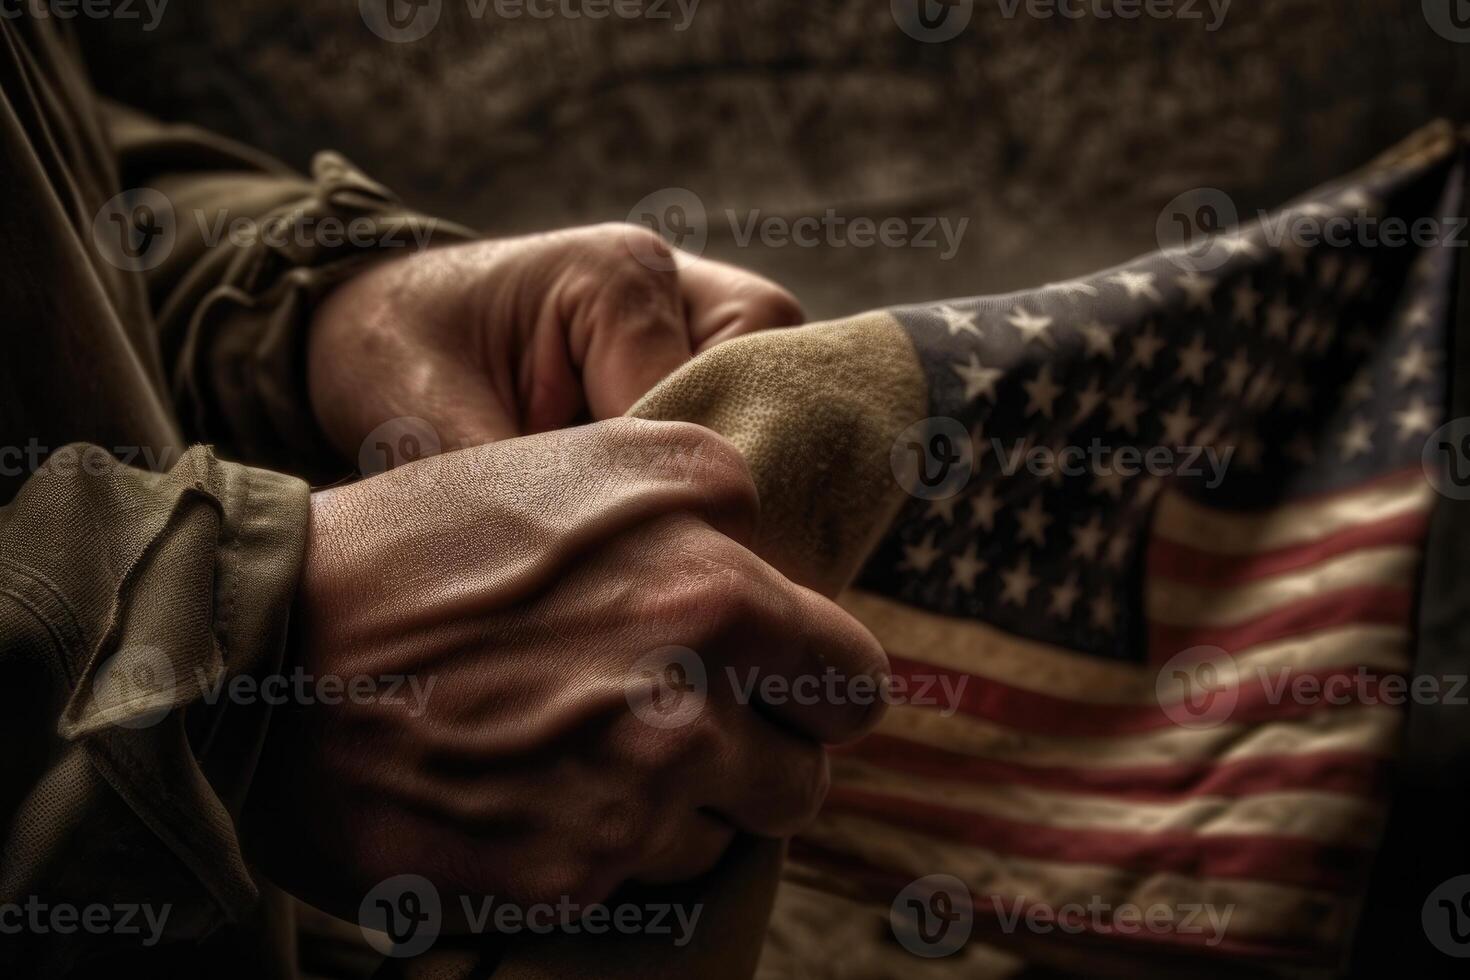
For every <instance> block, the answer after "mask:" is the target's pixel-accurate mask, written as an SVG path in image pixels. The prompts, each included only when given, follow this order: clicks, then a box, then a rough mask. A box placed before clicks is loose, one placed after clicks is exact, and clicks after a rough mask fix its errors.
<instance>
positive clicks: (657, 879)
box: [633, 811, 735, 885]
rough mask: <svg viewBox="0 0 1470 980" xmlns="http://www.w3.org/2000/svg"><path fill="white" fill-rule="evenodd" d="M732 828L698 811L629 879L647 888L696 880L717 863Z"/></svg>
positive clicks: (727, 844)
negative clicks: (646, 885)
mask: <svg viewBox="0 0 1470 980" xmlns="http://www.w3.org/2000/svg"><path fill="white" fill-rule="evenodd" d="M734 838H735V828H734V827H733V826H732V825H731V824H730V823H728V822H727V821H725V820H722V819H720V818H719V817H717V816H715V815H713V814H710V813H704V812H701V811H695V812H694V813H691V814H690V815H689V819H687V820H685V821H682V822H681V823H680V824H679V825H678V828H677V830H676V831H675V832H674V833H673V834H670V835H669V840H668V842H667V843H666V844H664V845H663V847H662V848H661V849H660V850H659V851H658V852H657V853H655V854H654V855H652V856H651V857H649V858H648V859H646V860H645V862H644V864H643V867H642V868H641V869H639V871H638V872H637V873H636V874H635V875H634V877H633V880H634V881H637V882H640V883H643V884H648V885H665V884H669V883H671V882H676V881H688V880H689V879H691V878H698V877H699V876H700V875H702V874H704V873H705V872H706V871H708V870H710V869H711V868H713V867H714V866H715V865H716V864H719V863H720V858H722V857H724V855H725V851H726V850H727V849H728V848H729V847H730V841H732V840H733V839H734Z"/></svg>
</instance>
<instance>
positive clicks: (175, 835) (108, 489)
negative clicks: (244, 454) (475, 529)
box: [0, 445, 309, 972]
mask: <svg viewBox="0 0 1470 980" xmlns="http://www.w3.org/2000/svg"><path fill="white" fill-rule="evenodd" d="M308 512H309V494H308V489H307V486H306V484H304V483H303V482H301V481H299V480H297V479H294V478H292V477H289V476H284V475H281V474H279V473H272V472H269V471H266V470H260V469H253V468H249V467H246V466H241V465H238V464H232V463H225V462H221V461H219V460H217V459H216V458H215V457H214V455H213V454H212V452H211V451H210V450H209V449H208V448H206V447H195V448H193V449H191V450H189V451H188V452H187V453H186V454H185V455H184V456H183V457H182V458H181V459H180V460H179V461H178V462H177V463H176V464H175V465H174V466H173V467H172V469H170V470H169V472H167V473H151V472H148V471H145V470H140V469H135V468H131V467H127V466H124V465H121V464H120V463H118V462H117V461H116V460H114V459H113V458H112V456H111V455H110V454H109V453H107V452H105V451H104V450H102V449H100V448H98V447H95V446H84V445H73V446H68V447H65V448H63V449H61V450H59V451H57V452H56V453H54V454H52V456H51V458H50V459H49V460H48V461H47V463H46V464H45V465H44V466H43V467H41V469H40V470H39V471H37V472H36V473H35V474H34V475H33V476H32V477H31V479H30V480H28V481H27V482H26V484H25V485H24V487H23V488H22V489H21V492H20V493H19V494H18V495H17V497H16V498H15V499H14V500H13V501H12V502H11V503H10V504H9V505H7V506H6V507H4V508H3V509H0V644H3V647H0V701H3V706H0V732H3V741H4V744H5V746H6V750H5V756H6V763H7V767H10V766H13V767H14V770H13V771H12V772H11V773H10V774H8V775H7V778H6V779H5V780H4V781H3V783H0V791H3V793H4V794H5V798H4V800H3V805H4V806H3V813H0V820H3V826H4V827H5V839H4V860H3V862H0V902H3V903H8V904H10V905H15V906H20V907H22V908H24V907H25V906H26V904H27V903H30V904H32V905H40V906H43V907H47V908H52V907H58V906H64V905H69V906H71V907H75V908H85V907H88V906H93V905H98V904H101V905H103V906H104V907H107V908H109V909H113V908H121V907H125V906H131V907H135V908H145V909H151V910H152V912H153V914H154V919H155V920H156V919H157V918H158V917H160V916H166V919H165V920H164V924H163V928H162V935H161V937H160V940H161V941H162V940H176V939H186V938H192V939H197V938H199V937H201V936H203V935H204V934H206V933H207V932H209V931H210V929H212V928H213V927H214V926H215V925H217V924H219V923H220V922H223V921H231V920H236V919H239V918H240V917H242V916H245V915H247V914H248V913H249V911H250V909H251V908H252V906H253V905H254V903H255V900H256V897H257V892H256V887H255V885H254V883H253V882H252V880H251V876H250V874H249V873H248V871H247V869H246V864H245V859H244V857H243V856H242V851H241V847H240V842H239V840H238V837H237V834H236V831H235V820H236V817H237V815H238V813H239V809H240V807H241V805H242V804H243V800H244V796H245V792H246V789H247V788H248V785H249V782H250V779H251V776H252V774H253V768H254V760H255V757H256V754H257V752H258V749H259V744H260V740H261V738H262V736H263V734H264V731H265V727H266V724H267V721H268V718H267V715H266V713H267V712H268V711H269V707H268V706H267V705H264V704H257V703H250V702H249V701H248V700H246V701H241V702H238V703H227V700H228V699H227V698H225V697H222V696H221V692H223V691H226V690H228V689H229V687H228V685H229V684H230V683H231V682H232V681H233V679H235V678H240V677H244V676H252V677H255V678H257V679H258V678H260V677H262V676H265V675H269V674H271V673H274V672H278V671H280V670H281V669H282V662H281V661H282V657H283V650H284V649H285V645H286V644H285V638H286V630H287V617H288V610H289V609H290V606H291V599H292V596H293V595H294V591H295V587H296V581H297V577H298V575H299V573H300V565H301V562H302V554H303V549H304V544H303V542H304V540H305V537H306V526H307V519H308ZM84 556H85V557H84ZM138 921H139V922H140V923H141V922H143V921H145V919H138ZM143 938H145V939H146V938H147V937H146V935H145V936H144V937H143ZM119 941H122V942H132V943H133V944H134V945H136V943H137V942H138V941H139V939H138V937H136V936H134V937H128V936H123V935H118V934H117V933H115V932H113V933H107V934H94V933H90V932H84V931H83V932H77V933H76V934H72V935H58V934H57V933H56V932H55V931H54V930H40V931H37V930H22V931H20V933H19V934H18V935H5V936H3V937H0V949H3V950H8V952H7V953H0V964H3V963H4V962H5V960H6V959H7V958H9V957H12V956H13V957H14V958H15V959H14V962H15V963H23V964H26V965H27V966H28V967H30V968H37V967H49V968H53V969H54V968H58V967H59V968H61V969H64V968H65V963H64V962H61V961H69V960H72V959H73V958H77V957H81V956H83V955H87V954H92V953H96V952H98V948H97V944H104V943H107V942H119ZM12 965H13V964H12ZM45 972H51V970H50V969H47V970H46V971H45Z"/></svg>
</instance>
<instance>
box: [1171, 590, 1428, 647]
mask: <svg viewBox="0 0 1470 980" xmlns="http://www.w3.org/2000/svg"><path fill="white" fill-rule="evenodd" d="M1413 607H1414V600H1413V595H1412V594H1411V593H1410V592H1409V590H1408V589H1404V588H1397V587H1393V586H1383V585H1360V586H1353V587H1350V588H1344V589H1336V590H1334V591H1332V592H1328V593H1326V594H1324V595H1317V596H1312V597H1311V598H1310V599H1302V600H1300V601H1298V602H1293V603H1289V604H1287V605H1284V606H1281V607H1279V608H1277V609H1273V610H1271V611H1270V612H1268V613H1265V614H1263V615H1261V616H1257V617H1256V618H1254V619H1249V620H1246V621H1245V622H1243V623H1236V624H1233V625H1230V626H1175V625H1172V624H1165V623H1150V624H1149V653H1150V659H1152V660H1153V661H1154V662H1155V663H1162V662H1163V661H1166V660H1168V659H1169V658H1170V657H1172V656H1174V655H1175V654H1177V653H1180V652H1181V651H1184V650H1188V649H1189V648H1190V647H1197V646H1212V647H1220V648H1221V649H1223V650H1226V651H1239V650H1246V649H1249V648H1250V647H1253V646H1257V645H1259V644H1262V643H1270V642H1272V641H1274V640H1284V639H1286V638H1288V637H1292V636H1300V635H1301V634H1303V633H1310V632H1313V631H1315V630H1322V629H1328V628H1330V627H1333V626H1348V625H1351V624H1354V623H1361V624H1364V625H1374V626H1406V625H1407V624H1408V623H1409V616H1410V614H1411V613H1412V612H1413Z"/></svg>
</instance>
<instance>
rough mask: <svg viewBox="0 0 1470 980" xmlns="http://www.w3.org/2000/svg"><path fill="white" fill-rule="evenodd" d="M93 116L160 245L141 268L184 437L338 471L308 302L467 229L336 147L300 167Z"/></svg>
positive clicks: (249, 456) (122, 119)
mask: <svg viewBox="0 0 1470 980" xmlns="http://www.w3.org/2000/svg"><path fill="white" fill-rule="evenodd" d="M102 113H103V119H104V124H105V126H106V129H107V134H108V139H109V140H110V142H111V144H112V146H113V147H114V148H115V151H116V153H117V158H118V170H119V176H120V178H121V181H122V186H123V187H124V188H127V189H128V193H129V194H131V195H133V196H134V198H135V199H136V200H138V201H140V202H142V203H149V202H152V212H150V213H151V218H150V220H151V221H152V222H153V223H154V226H155V227H156V229H157V233H156V237H157V239H158V241H159V243H160V244H159V245H158V246H157V247H158V252H157V253H156V254H149V255H148V256H147V257H146V261H143V262H140V263H139V266H140V271H143V272H144V273H145V279H146V284H147V290H148V299H149V305H150V307H151V310H152V314H153V316H154V318H155V319H156V320H157V322H158V326H159V331H160V340H161V346H162V353H163V357H164V368H165V371H166V372H167V373H168V375H169V383H170V385H171V388H172V394H173V398H174V402H175V404H176V406H177V408H178V411H179V415H180V419H181V422H182V424H183V426H184V430H185V434H186V435H187V436H188V437H189V438H190V439H194V440H202V441H209V442H212V443H214V444H216V445H218V446H219V447H220V448H221V450H222V451H223V452H226V453H227V454H228V455H230V456H232V457H234V458H238V459H242V460H244V461H246V462H250V463H255V464H260V465H270V466H273V467H276V468H282V469H289V470H291V471H293V472H298V473H304V474H307V475H315V476H326V475H333V476H335V475H339V474H338V473H337V472H334V471H333V470H334V463H332V462H328V461H331V460H332V459H333V454H332V453H331V451H330V450H329V449H328V448H327V446H326V444H325V442H324V441H323V440H322V438H321V436H320V433H319V431H318V429H317V426H316V423H315V421H314V419H313V416H312V412H311V406H310V399H309V397H308V393H307V385H306V328H307V325H308V322H309V317H310V313H311V310H312V309H313V308H314V306H315V304H316V303H317V301H318V300H319V299H320V298H321V296H322V295H323V294H324V293H325V292H326V291H327V290H329V289H330V288H331V287H332V286H334V285H336V284H337V283H339V282H341V281H342V280H344V279H346V278H347V277H349V276H351V275H353V274H354V273H355V272H357V271H359V270H360V269H361V268H362V267H363V266H364V265H365V264H366V263H370V262H373V261H377V260H380V259H383V258H388V257H392V256H398V255H405V254H408V253H410V252H412V251H416V250H422V249H424V248H427V247H429V246H430V245H432V244H437V243H441V242H445V241H463V240H467V239H469V238H471V237H473V236H472V235H471V233H470V232H469V231H468V230H466V229H464V228H461V227H459V226H457V225H454V224H452V223H449V222H445V221H441V220H439V219H436V218H430V217H426V216H424V215H422V214H419V213H417V212H415V211H412V210H410V209H408V208H406V207H405V206H404V205H403V204H402V203H401V202H400V201H399V200H398V199H397V198H396V197H395V196H394V195H393V194H392V193H391V192H390V191H388V190H387V189H386V188H384V187H383V186H381V185H380V184H378V183H376V182H374V181H372V180H370V179H369V178H367V177H366V176H364V175H363V174H362V173H361V172H360V171H358V170H357V169H356V168H354V167H353V166H352V165H351V164H350V163H349V162H348V161H346V160H345V159H343V158H342V157H341V156H340V155H338V154H336V153H331V152H324V153H319V154H317V156H316V158H315V159H314V160H313V162H312V166H311V174H310V176H309V177H308V176H302V175H299V174H296V173H293V172H292V171H290V170H289V169H287V168H285V167H284V166H282V165H281V164H279V163H277V162H275V161H274V160H271V159H270V158H269V157H266V156H264V155H262V154H259V153H257V152H255V151H253V150H251V149H249V148H247V147H244V146H242V145H240V144H237V143H234V142H232V141H230V140H227V139H224V138H222V137H219V136H216V135H214V134H212V133H208V132H206V131H204V130H201V129H198V128H196V127H193V126H187V125H165V124H163V123H159V122H157V121H155V120H153V119H151V118H148V117H146V116H144V115H141V114H140V113H137V112H135V111H132V110H130V109H128V108H125V107H122V106H118V105H115V104H111V103H104V105H103V110H102ZM157 212H162V213H157Z"/></svg>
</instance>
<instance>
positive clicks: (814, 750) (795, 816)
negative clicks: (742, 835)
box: [772, 744, 832, 837]
mask: <svg viewBox="0 0 1470 980" xmlns="http://www.w3.org/2000/svg"><path fill="white" fill-rule="evenodd" d="M776 771H777V773H778V778H779V783H778V784H777V789H776V791H775V793H776V796H777V799H778V800H779V801H780V807H779V810H778V812H777V814H776V816H775V818H774V825H773V827H772V833H774V834H775V835H776V836H778V837H789V836H791V835H792V834H795V833H798V832H799V831H801V830H803V829H804V828H806V827H807V826H809V825H810V824H811V822H812V821H813V820H815V819H816V817H817V814H818V813H819V812H820V811H821V809H822V803H823V802H824V801H825V800H826V799H827V790H828V788H829V787H830V786H831V782H832V775H831V772H832V771H831V767H830V765H829V763H828V759H827V753H826V751H825V750H823V749H822V747H821V746H819V745H814V744H813V745H809V746H804V747H803V748H802V749H799V750H793V751H792V752H791V755H790V757H789V758H788V759H783V760H780V761H779V763H778V765H777V766H776Z"/></svg>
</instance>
